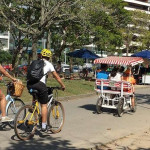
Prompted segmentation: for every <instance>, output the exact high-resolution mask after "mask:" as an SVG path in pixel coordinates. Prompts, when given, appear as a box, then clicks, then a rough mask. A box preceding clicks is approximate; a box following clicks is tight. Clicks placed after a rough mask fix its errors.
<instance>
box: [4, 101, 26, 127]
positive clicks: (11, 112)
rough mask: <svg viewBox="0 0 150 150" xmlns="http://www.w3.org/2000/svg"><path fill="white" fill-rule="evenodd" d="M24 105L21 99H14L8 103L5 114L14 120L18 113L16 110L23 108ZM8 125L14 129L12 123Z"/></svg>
mask: <svg viewBox="0 0 150 150" xmlns="http://www.w3.org/2000/svg"><path fill="white" fill-rule="evenodd" d="M24 105H25V104H24V102H23V101H22V100H21V99H18V98H14V101H11V103H8V106H7V110H6V114H7V116H9V117H10V118H12V119H15V115H16V113H17V112H18V110H19V109H20V108H21V107H23V106H24ZM9 125H10V126H11V127H12V128H13V127H14V121H11V122H9Z"/></svg>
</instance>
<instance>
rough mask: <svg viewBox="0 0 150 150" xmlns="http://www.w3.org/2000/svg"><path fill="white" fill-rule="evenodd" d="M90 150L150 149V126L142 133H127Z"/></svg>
mask: <svg viewBox="0 0 150 150" xmlns="http://www.w3.org/2000/svg"><path fill="white" fill-rule="evenodd" d="M92 150H150V128H149V129H148V130H146V131H144V132H142V133H141V132H139V133H136V134H131V135H128V136H126V137H123V138H121V139H117V140H116V141H112V142H111V143H108V144H106V145H103V146H100V147H97V148H95V149H92Z"/></svg>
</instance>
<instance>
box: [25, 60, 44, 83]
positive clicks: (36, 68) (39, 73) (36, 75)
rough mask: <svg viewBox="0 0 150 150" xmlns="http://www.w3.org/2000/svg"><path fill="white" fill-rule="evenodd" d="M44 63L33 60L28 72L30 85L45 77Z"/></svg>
mask: <svg viewBox="0 0 150 150" xmlns="http://www.w3.org/2000/svg"><path fill="white" fill-rule="evenodd" d="M43 67H44V61H43V60H41V59H40V60H33V61H32V63H31V65H30V66H29V67H28V71H27V81H28V82H29V83H37V82H39V81H40V79H41V78H42V77H43V76H44V71H43Z"/></svg>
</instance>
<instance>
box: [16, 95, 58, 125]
mask: <svg viewBox="0 0 150 150" xmlns="http://www.w3.org/2000/svg"><path fill="white" fill-rule="evenodd" d="M48 98H49V99H50V100H49V102H48V103H47V107H51V104H52V101H53V100H54V98H53V94H50V95H49V96H48ZM35 111H37V114H38V115H40V109H39V102H38V101H37V100H36V102H35V106H34V110H33V112H32V115H31V117H30V118H29V121H28V124H34V123H39V119H38V122H33V121H32V118H33V115H34V113H35ZM28 115H29V112H27V114H26V116H25V118H24V120H20V121H19V122H18V123H20V124H21V123H24V122H25V120H26V118H27V117H28ZM53 116H57V117H59V112H58V108H57V107H56V115H55V111H54V110H53Z"/></svg>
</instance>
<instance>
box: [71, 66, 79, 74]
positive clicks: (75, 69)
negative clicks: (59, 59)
mask: <svg viewBox="0 0 150 150" xmlns="http://www.w3.org/2000/svg"><path fill="white" fill-rule="evenodd" d="M72 72H73V73H75V72H80V69H79V67H78V66H73V69H72Z"/></svg>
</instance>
